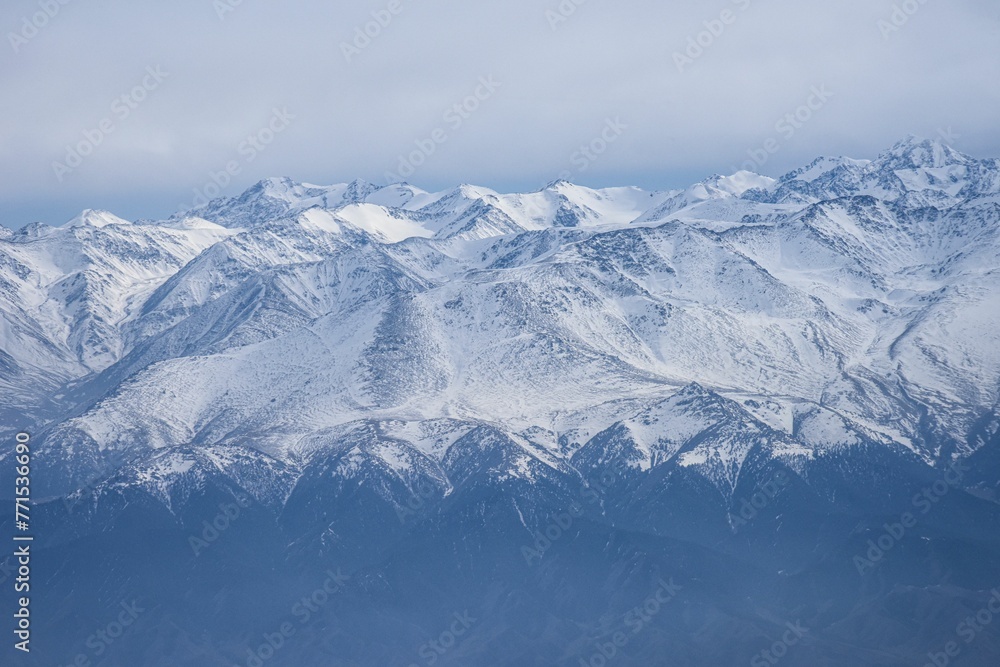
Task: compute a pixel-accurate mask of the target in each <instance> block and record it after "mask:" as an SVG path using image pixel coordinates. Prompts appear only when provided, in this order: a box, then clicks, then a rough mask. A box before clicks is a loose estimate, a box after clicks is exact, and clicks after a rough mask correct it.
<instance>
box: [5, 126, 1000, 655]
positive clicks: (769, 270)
mask: <svg viewBox="0 0 1000 667" xmlns="http://www.w3.org/2000/svg"><path fill="white" fill-rule="evenodd" d="M0 235H2V236H0V370H2V373H0V384H2V391H3V395H4V396H5V400H4V401H3V404H2V406H0V410H2V411H0V431H2V432H3V433H2V435H3V441H4V442H8V443H12V442H13V441H14V434H15V433H17V432H19V431H28V432H30V433H31V434H32V442H33V447H34V470H35V472H34V479H33V485H34V492H35V493H36V494H37V495H38V496H40V497H44V498H46V499H48V500H49V502H47V503H45V504H43V505H41V506H40V507H39V508H38V509H37V512H38V518H37V519H36V521H38V522H40V523H39V525H44V526H45V528H44V529H39V533H40V537H39V539H40V540H42V543H40V544H39V545H38V548H39V549H43V550H44V551H42V552H41V553H43V554H44V559H45V562H46V563H47V564H48V566H49V567H48V574H47V575H46V576H47V580H46V582H45V584H44V587H45V588H44V590H45V592H44V593H42V596H43V599H41V600H40V601H39V607H40V609H39V615H40V617H41V618H44V619H46V620H45V622H46V623H49V624H50V625H49V626H47V627H46V628H44V629H41V630H39V632H40V633H41V632H45V631H46V630H47V631H48V633H49V635H48V636H47V641H40V642H39V643H40V644H42V645H43V646H44V647H45V648H43V649H40V650H43V651H47V653H46V657H47V658H51V660H52V661H54V662H55V663H56V664H60V665H61V664H70V663H71V662H72V660H73V659H74V656H76V655H77V654H79V653H81V652H83V653H86V654H87V655H88V656H89V657H90V658H91V659H92V660H94V664H108V665H136V664H142V665H161V664H162V665H198V666H199V667H204V666H215V665H219V666H227V667H232V666H233V665H247V666H248V667H250V666H252V665H259V664H268V665H286V664H287V665H298V666H300V667H311V666H312V665H324V666H326V665H400V666H401V667H407V666H408V665H412V664H416V665H431V664H436V665H465V666H468V665H512V666H513V665H572V666H574V667H575V666H576V665H580V664H583V665H595V666H596V665H603V664H612V663H613V664H620V665H661V664H662V665H667V664H671V665H672V664H677V665H706V666H708V665H711V666H718V665H730V664H732V665H737V664H753V665H765V664H766V665H773V664H777V661H778V660H779V658H780V661H781V663H782V664H785V665H810V666H814V665H848V664H851V665H900V664H914V665H919V664H923V662H921V661H924V662H926V661H927V660H929V658H928V657H927V655H928V652H930V653H934V652H938V651H941V650H943V649H942V647H943V646H944V645H945V644H947V643H948V642H949V641H957V642H958V643H959V644H960V645H961V650H962V655H963V657H964V659H965V660H966V661H967V662H966V664H982V665H986V664H992V662H991V660H992V659H993V658H995V657H996V656H998V655H1000V628H997V627H984V628H983V629H982V631H981V632H977V633H975V634H974V637H973V640H972V641H969V642H966V641H965V637H964V636H963V635H962V634H961V631H959V630H957V629H956V627H957V626H958V624H959V623H960V622H961V621H962V620H963V618H965V617H966V616H968V615H969V614H970V613H971V614H973V615H974V614H975V613H976V611H978V610H979V609H980V608H982V607H984V606H985V605H986V604H987V603H988V600H989V599H990V597H991V595H992V594H993V591H992V589H993V588H994V587H996V586H998V585H1000V531H998V528H1000V506H998V502H1000V436H998V430H1000V327H998V325H1000V159H991V160H979V159H974V158H971V157H969V156H966V155H963V154H961V153H959V152H957V151H955V150H953V149H951V148H950V147H948V146H946V145H944V144H942V143H941V142H937V141H924V140H921V139H918V138H915V137H910V138H908V139H906V140H904V141H902V142H900V143H898V144H896V145H895V146H893V147H892V148H890V149H888V150H886V151H884V152H883V153H882V154H880V155H879V156H877V157H876V158H875V159H874V160H856V159H848V158H829V157H823V158H819V159H817V160H815V161H814V162H812V163H810V164H808V165H806V166H804V167H802V168H800V169H797V170H795V171H793V172H791V173H788V174H786V175H785V176H783V177H781V178H779V179H777V180H775V179H771V178H768V177H765V176H761V175H758V174H753V173H749V172H739V173H737V174H733V175H730V176H713V177H711V178H708V179H706V180H704V181H702V182H700V183H697V184H695V185H692V186H691V187H689V188H687V189H685V190H673V191H662V192H648V191H644V190H641V189H638V188H631V187H616V188H607V189H602V190H592V189H589V188H585V187H581V186H577V185H573V184H571V183H568V182H565V181H558V182H554V183H551V184H549V185H547V186H546V187H544V188H542V189H541V190H539V191H537V192H531V193H524V194H499V193H496V192H494V191H492V190H489V189H487V188H482V187H477V186H470V185H462V186H459V187H456V188H454V189H453V190H448V191H445V192H437V193H428V192H425V191H423V190H421V189H419V188H417V187H415V186H413V185H409V184H393V185H388V186H377V185H373V184H370V183H365V182H361V181H355V182H353V183H350V184H342V185H334V186H317V185H309V184H303V183H296V182H293V181H291V180H289V179H286V178H276V179H269V180H265V181H261V182H260V183H258V184H257V185H255V186H254V187H252V188H251V189H249V190H247V191H246V192H244V193H242V194H241V195H239V196H238V197H233V198H223V199H217V200H215V201H212V202H210V203H208V204H207V205H205V206H203V207H201V208H198V209H195V210H192V211H188V212H186V213H184V214H178V215H176V216H174V217H173V218H171V219H168V220H158V221H151V220H138V221H126V220H123V219H120V218H118V217H116V216H115V215H114V214H113V213H110V212H106V211H92V210H88V211H84V212H83V213H81V214H80V216H78V217H77V218H75V219H73V220H71V221H70V222H68V223H66V224H65V225H63V226H61V227H49V226H46V225H41V224H34V225H29V226H28V227H25V228H23V229H21V230H19V231H17V232H10V231H2V230H0ZM11 453H12V451H11V449H10V448H7V449H3V450H0V458H3V459H6V461H5V462H9V458H10V455H11ZM3 470H4V474H5V475H7V474H9V473H10V471H11V470H12V466H11V465H4V466H3ZM4 488H11V487H10V486H8V485H6V484H5V486H4ZM220 512H221V513H222V516H223V517H224V518H225V520H224V521H223V520H219V521H218V522H216V519H218V517H219V516H220ZM907 516H909V517H910V518H911V519H913V521H912V522H911V521H910V520H909V519H907V518H906V517H907ZM213 522H216V524H215V526H214V528H215V532H214V533H212V531H211V530H208V529H209V527H211V526H212V524H213ZM222 524H224V525H225V528H220V525H222ZM206 530H208V532H207V533H206ZM213 535H214V537H213ZM886 536H888V538H887V537H886ZM209 538H212V539H209ZM873 547H874V548H873ZM40 558H41V556H40ZM329 573H333V574H337V575H338V576H337V577H334V579H336V580H337V585H336V587H335V588H336V592H331V590H330V587H327V591H326V593H327V596H326V597H328V598H329V599H328V600H326V601H324V603H323V604H322V605H319V604H314V606H315V607H316V609H315V610H310V609H309V607H308V605H307V607H306V609H307V611H308V614H307V615H308V618H306V619H305V620H303V618H302V616H305V615H306V614H297V613H296V611H295V609H296V607H295V605H296V603H297V601H299V600H300V599H301V598H302V596H303V595H307V596H308V595H309V594H310V591H313V590H317V586H319V587H321V588H322V585H323V584H324V582H325V580H326V579H330V578H331V576H332V575H331V574H329ZM133 599H135V600H139V601H140V606H143V607H144V609H146V610H147V611H145V612H144V614H143V615H140V617H139V618H138V619H137V621H136V624H135V627H134V628H132V629H131V630H130V632H129V634H128V635H126V636H125V637H123V638H122V639H121V640H120V641H118V642H116V643H115V644H114V645H110V646H108V647H106V653H105V651H102V652H101V654H99V655H98V654H96V650H95V649H93V648H92V647H89V646H88V641H87V640H88V637H89V636H90V635H91V633H93V632H94V631H95V629H97V628H98V627H100V622H101V619H104V618H105V617H107V618H108V619H111V618H114V617H115V614H114V608H115V607H116V606H117V605H119V604H120V603H121V602H122V601H123V600H129V601H131V600H133ZM650 600H653V601H655V604H654V602H650ZM654 608H655V611H654ZM301 610H302V608H301V607H300V608H299V611H301ZM637 610H638V611H637ZM463 614H466V616H463ZM456 616H457V617H459V618H461V619H463V620H462V622H461V623H459V622H458V621H456V620H455V617H456ZM470 618H474V619H475V620H474V621H471V620H470ZM286 621H287V622H288V623H289V624H290V626H291V627H292V628H293V630H294V631H295V632H294V633H291V634H289V633H284V634H283V635H282V632H281V630H280V628H281V627H282V624H283V623H284V622H286ZM789 624H791V626H790V625H789ZM789 627H794V628H797V629H798V631H797V632H791V631H790V630H789V629H788V628H789ZM56 628H58V632H57V631H56ZM803 628H804V629H805V631H804V632H803V631H802V629H803ZM459 630H461V632H459ZM276 632H278V634H279V635H282V641H281V642H280V644H279V643H278V642H277V641H276V640H274V637H275V633H276ZM790 632H791V634H789V633H790ZM957 632H958V633H959V634H957V635H956V633H957ZM448 633H451V635H452V636H451V638H450V640H447V639H448V638H447V637H446V635H447V634H448ZM619 635H620V636H619ZM621 637H624V638H625V641H624V643H623V642H621V641H618V640H619V639H621ZM792 637H794V639H795V641H794V642H792V641H791V638H792ZM956 637H957V638H956ZM446 640H447V641H446ZM446 644H447V646H446ZM265 645H266V646H269V647H270V649H271V650H270V654H271V655H269V656H268V657H266V658H264V657H263V656H262V653H261V651H260V648H261V646H265ZM609 647H610V648H609ZM264 653H265V654H266V653H268V651H264ZM779 653H780V656H779V655H778V654H779ZM50 654H51V655H50ZM772 659H773V660H772ZM100 660H106V662H100ZM601 660H604V661H605V662H601ZM60 661H61V662H60ZM977 661H978V662H977ZM25 664H35V663H25ZM38 664H41V663H38Z"/></svg>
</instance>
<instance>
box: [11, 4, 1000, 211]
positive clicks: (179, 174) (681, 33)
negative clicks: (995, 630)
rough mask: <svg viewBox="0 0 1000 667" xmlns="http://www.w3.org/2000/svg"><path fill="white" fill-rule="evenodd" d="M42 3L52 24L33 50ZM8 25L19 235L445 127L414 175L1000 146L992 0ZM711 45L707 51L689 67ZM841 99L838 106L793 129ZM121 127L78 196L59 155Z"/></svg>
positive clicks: (88, 166)
mask: <svg viewBox="0 0 1000 667" xmlns="http://www.w3.org/2000/svg"><path fill="white" fill-rule="evenodd" d="M577 1H579V0H577ZM222 2H228V3H230V4H231V5H232V6H230V5H223V6H224V7H228V8H230V9H231V10H232V11H225V12H224V13H223V14H222V18H221V19H220V16H219V6H220V5H219V3H222ZM43 5H44V6H45V7H48V12H49V13H50V14H53V15H52V16H51V18H46V20H45V21H44V23H45V25H44V26H43V27H41V28H38V29H37V31H36V32H37V34H32V36H31V37H30V38H25V37H24V35H25V34H29V33H31V30H30V29H28V30H27V32H24V31H25V24H24V20H25V18H27V20H28V21H29V23H30V22H31V21H32V20H33V17H35V18H37V16H36V15H37V14H38V12H44V11H46V10H44V9H43V8H42V6H43ZM54 7H58V10H57V11H53V8H54ZM560 7H561V9H560ZM904 8H905V9H908V10H911V13H907V12H906V11H903V10H904ZM914 9H915V11H913V10H914ZM571 10H572V11H571ZM724 11H728V12H730V13H729V14H725V15H724V14H723V12H724ZM373 12H374V13H375V18H373V15H372V13H373ZM394 12H395V13H394ZM554 17H555V18H554ZM376 19H381V23H383V24H385V25H384V27H382V26H381V25H380V26H378V32H379V34H378V35H377V36H375V37H373V38H370V43H365V40H364V39H360V40H358V42H357V43H356V44H354V45H353V46H352V49H353V50H352V52H351V53H350V54H349V55H350V58H348V57H347V56H345V53H344V51H345V49H344V47H343V44H344V43H348V44H350V43H352V42H353V40H354V39H355V37H356V35H357V33H356V29H357V28H360V29H361V30H362V31H363V30H364V29H365V26H366V24H367V23H369V22H371V21H373V20H376ZM562 19H565V20H562ZM880 21H883V22H885V21H888V22H889V23H888V24H887V23H881V24H880ZM37 22H38V23H42V21H41V20H39V21H37ZM706 22H708V23H707V24H706ZM376 25H377V24H376ZM886 25H889V26H891V27H890V28H888V29H887V28H886ZM0 28H2V29H3V34H4V37H5V39H4V44H2V45H0V86H2V89H3V91H4V95H3V97H2V99H0V117H2V118H3V120H4V122H3V123H2V125H0V205H2V210H3V216H0V222H2V223H3V224H6V225H9V226H14V227H17V226H20V225H22V224H25V223H27V222H31V221H33V220H43V221H46V222H50V223H58V222H61V221H62V220H64V219H67V218H69V217H71V216H72V215H74V214H75V213H76V212H77V211H78V210H79V209H81V208H85V207H98V206H99V207H103V208H108V209H111V210H114V211H115V212H117V213H119V214H120V215H123V216H125V217H140V216H150V217H154V216H163V215H167V214H170V213H172V212H173V211H174V210H176V208H177V207H178V206H179V205H181V204H183V203H184V202H189V201H190V200H191V198H192V197H193V193H194V191H195V189H198V188H202V187H204V185H205V184H206V182H208V181H209V179H210V176H211V174H213V173H218V172H219V171H220V170H225V168H226V166H227V164H230V163H232V162H234V161H235V162H236V163H237V165H238V166H239V170H238V173H237V174H236V175H235V176H233V177H232V178H231V183H230V184H229V185H228V186H227V187H226V188H225V192H226V193H227V194H231V193H235V192H238V191H239V190H240V189H241V188H243V187H245V186H247V185H249V184H250V183H253V182H255V181H257V180H259V179H260V178H263V177H266V176H273V175H287V176H290V177H292V178H295V179H297V180H303V181H309V182H318V183H332V182H340V181H349V180H352V179H353V178H355V177H363V178H366V179H368V180H371V181H374V182H380V181H383V180H384V179H385V174H386V172H387V171H395V170H396V168H397V166H398V165H399V161H400V156H403V157H404V158H405V156H407V155H409V154H410V153H412V152H413V151H414V150H418V147H417V145H416V144H415V142H417V141H421V140H426V139H427V138H428V137H430V136H432V133H433V132H434V131H435V130H439V129H441V130H444V131H445V132H446V135H447V138H446V140H445V141H443V142H440V143H437V144H436V146H435V148H434V151H433V153H432V154H429V155H426V156H425V159H424V160H423V164H422V165H421V166H420V167H419V169H417V170H416V172H415V173H414V174H413V175H412V177H411V178H409V179H408V180H410V181H412V182H414V183H416V184H418V185H421V186H422V187H425V188H439V187H446V186H449V185H453V184H456V183H459V182H474V183H479V184H483V185H488V186H491V187H494V188H498V189H508V190H525V189H534V188H537V187H540V186H541V185H542V184H543V183H545V182H547V181H549V180H552V179H553V178H555V177H557V176H558V175H560V174H561V173H563V172H565V171H567V170H569V171H571V172H572V176H573V179H574V180H576V181H578V182H581V183H584V184H587V185H619V184H624V183H634V184H638V185H642V186H644V187H648V188H666V187H673V186H678V185H684V184H686V183H688V182H690V181H694V180H699V179H701V178H703V177H705V176H708V175H710V174H712V173H716V172H719V173H722V172H728V171H731V169H732V168H733V167H739V166H741V165H744V164H745V163H746V162H747V161H748V160H751V159H752V156H753V155H754V151H759V149H760V148H761V147H763V146H765V142H767V141H768V140H769V139H775V140H777V141H779V146H778V150H777V151H775V152H774V153H773V154H768V159H767V160H766V161H764V163H763V164H760V165H759V171H761V172H763V173H766V174H769V175H778V174H780V173H782V172H783V171H786V170H788V169H790V168H792V167H794V166H797V165H799V164H801V163H802V162H804V161H806V160H809V159H810V158H812V157H814V156H816V155H819V154H847V155H851V156H854V157H872V156H874V155H875V154H876V153H877V152H878V151H879V150H880V149H882V148H885V147H887V146H889V145H890V144H892V143H893V142H894V141H896V140H897V139H899V138H901V137H902V136H904V135H906V134H908V133H911V132H912V133H915V134H920V135H924V136H937V134H938V132H939V131H944V130H947V129H948V128H951V131H952V132H953V133H954V134H957V135H958V138H957V139H955V144H956V147H957V148H959V149H960V150H963V151H965V152H968V153H971V154H973V155H981V156H987V155H989V156H996V155H1000V128H998V126H997V124H996V120H995V119H996V111H997V108H998V103H1000V90H998V88H997V86H996V85H995V82H996V81H997V80H998V78H1000V77H998V75H1000V50H998V49H997V48H996V44H997V43H1000V40H998V37H1000V22H998V13H997V10H996V5H995V3H992V2H985V1H973V0H958V1H950V2H945V1H944V0H926V1H925V2H923V3H921V2H918V0H907V1H906V2H902V1H898V2H897V1H896V0H874V1H873V0H845V1H844V2H839V3H828V2H824V3H820V2H793V1H791V0H768V1H767V2H764V1H763V0H717V1H716V2H712V3H704V2H693V1H686V2H667V3H664V2H652V1H633V2H610V0H586V1H585V2H582V3H580V4H576V3H574V2H572V0H563V1H562V3H560V1H559V0H548V1H544V0H543V1H537V0H533V1H529V0H509V1H508V2H503V3H499V2H498V3H457V2H444V1H443V0H398V4H396V3H392V4H390V2H389V0H368V1H366V2H359V3H325V2H319V1H318V0H291V1H288V2H281V3H278V2H269V1H268V0H243V1H242V2H240V3H237V2H235V0H217V2H213V1H212V0H177V1H175V2H171V3H134V2H125V1H122V0H109V1H106V2H99V1H98V0H68V2H66V4H61V3H60V0H16V1H15V0H12V1H10V2H6V3H4V6H3V9H2V10H0ZM369 28H370V30H369V31H370V32H376V30H375V29H374V28H371V26H369ZM895 28H898V29H895ZM713 33H716V34H713ZM11 35H14V37H12V36H11ZM706 35H707V36H706ZM18 37H20V38H21V39H18ZM689 40H693V41H694V43H696V44H697V43H698V41H699V40H700V41H701V44H702V45H701V46H700V49H701V52H700V53H699V52H698V48H697V47H696V48H692V49H691V51H690V52H689V53H691V54H695V53H697V54H698V55H697V57H693V58H691V57H690V56H685V57H689V58H690V60H691V61H692V62H690V63H689V64H687V65H685V66H684V67H683V68H679V67H678V64H677V59H676V57H675V54H677V53H681V54H685V52H687V50H688V48H689V46H690V44H691V42H690V41H689ZM362 45H363V46H362ZM150 66H152V67H156V66H159V67H162V68H163V70H164V71H166V72H169V77H167V78H166V79H165V80H164V81H163V82H162V84H161V85H158V86H157V87H156V88H155V89H153V90H151V91H147V94H146V95H145V96H144V99H143V100H142V101H141V102H140V103H137V104H135V108H134V109H133V108H132V107H131V105H126V106H127V107H128V109H129V113H128V114H127V115H126V114H123V113H122V111H121V103H119V104H118V105H117V106H116V105H115V101H116V100H118V101H119V102H120V100H121V97H122V96H123V95H126V96H127V95H129V94H130V91H132V90H133V89H134V88H135V87H136V86H141V85H142V81H143V78H144V77H145V76H146V74H145V72H146V68H147V67H150ZM679 70H682V71H679ZM488 75H493V76H494V77H495V78H496V79H497V80H498V81H500V82H502V88H501V89H500V90H498V91H497V92H496V94H495V95H492V96H491V97H490V98H488V99H486V100H483V101H481V103H480V104H478V108H476V109H475V111H474V112H471V113H469V112H468V111H467V110H463V112H464V113H463V114H462V115H461V116H460V118H461V120H462V122H461V124H460V125H459V126H458V127H455V122H454V114H452V115H451V116H446V112H447V111H448V110H449V109H453V107H454V105H455V104H462V102H463V100H465V99H466V98H467V97H468V96H470V95H472V94H473V93H474V91H475V89H476V87H477V85H478V84H477V82H478V80H479V77H480V76H488ZM821 85H825V86H827V87H828V88H829V90H830V91H832V92H833V93H834V96H833V97H832V98H831V99H830V100H828V101H827V102H826V103H824V104H823V105H822V107H821V108H819V109H817V110H815V111H814V112H813V113H812V114H811V117H810V118H809V120H808V122H807V123H804V124H802V127H801V128H796V131H795V132H794V134H793V135H792V136H787V131H786V132H785V133H779V132H777V130H776V123H777V122H778V121H779V120H780V119H781V118H782V117H783V116H784V115H785V114H787V113H794V112H795V111H796V110H797V109H798V108H799V107H800V106H802V105H803V104H804V103H806V101H807V100H808V98H809V96H810V91H811V89H812V88H813V87H814V86H821ZM129 101H130V100H126V102H129ZM131 101H132V102H135V101H134V100H131ZM276 107H277V108H287V109H288V110H289V111H290V112H291V113H292V114H294V115H295V120H294V121H293V122H292V123H291V124H290V125H289V127H288V128H287V129H286V130H284V131H282V132H281V133H280V134H279V135H278V136H275V137H274V138H273V141H272V142H270V143H269V144H267V145H266V147H265V148H264V149H263V150H260V151H256V150H255V151H253V152H254V157H253V159H252V160H250V159H249V155H250V152H248V151H241V146H242V147H245V143H246V142H247V139H248V137H250V136H254V135H258V133H260V132H262V131H263V130H264V129H265V128H266V126H267V124H268V122H269V119H270V117H271V115H272V110H273V109H275V108H276ZM115 109H118V112H117V113H116V111H115ZM615 117H620V118H621V119H622V121H623V122H625V123H627V125H628V129H627V131H625V132H624V133H623V134H622V135H621V137H620V138H618V140H616V141H615V142H614V143H613V144H611V145H609V146H608V148H607V150H606V151H604V152H603V153H602V154H601V155H600V156H599V158H598V159H596V160H593V161H590V162H589V163H588V164H587V168H586V169H585V170H580V169H579V168H578V167H579V165H580V164H582V162H581V161H579V160H574V154H575V153H576V152H577V151H578V149H579V147H581V146H584V145H587V144H588V143H590V142H591V141H592V140H595V139H596V138H597V137H599V136H600V133H601V131H602V128H603V126H604V124H605V122H606V120H607V119H609V118H615ZM449 119H450V120H449ZM105 120H109V121H110V122H111V125H110V126H107V125H106V126H105V127H110V128H111V129H112V131H111V132H110V133H109V134H106V136H104V137H103V138H102V141H101V142H100V145H98V146H96V147H95V148H94V149H93V151H92V154H90V155H88V156H86V157H85V158H83V160H82V162H81V164H80V165H79V167H77V168H75V169H72V170H71V172H70V173H68V174H63V179H62V181H60V180H59V178H58V175H57V173H56V170H54V168H53V163H54V162H65V161H66V157H67V156H66V153H67V146H72V145H75V144H79V143H80V142H81V141H84V142H86V141H87V138H86V137H87V135H85V134H84V133H85V132H90V133H91V134H90V136H91V137H96V136H97V135H95V134H94V131H95V129H100V123H101V122H102V121H105ZM265 135H266V133H265ZM437 136H438V137H440V135H437ZM263 138H267V137H266V136H265V137H263Z"/></svg>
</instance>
